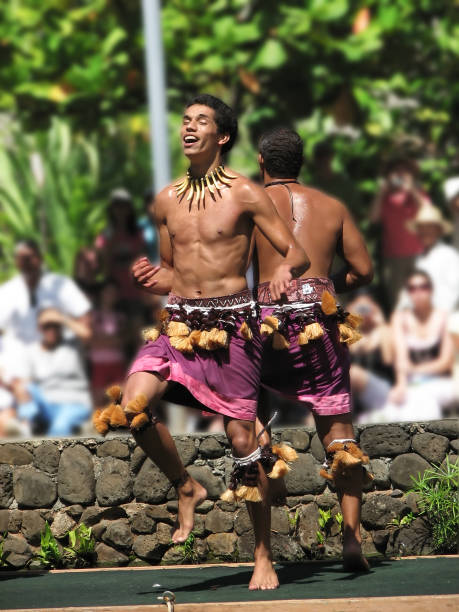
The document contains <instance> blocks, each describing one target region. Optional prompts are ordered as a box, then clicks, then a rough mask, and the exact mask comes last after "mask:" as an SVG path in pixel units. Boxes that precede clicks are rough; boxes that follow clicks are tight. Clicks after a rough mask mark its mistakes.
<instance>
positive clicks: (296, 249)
mask: <svg viewBox="0 0 459 612" xmlns="http://www.w3.org/2000/svg"><path fill="white" fill-rule="evenodd" d="M244 189H245V190H246V191H248V193H246V194H245V195H246V196H247V197H246V198H244V200H245V201H246V202H247V205H248V209H249V212H250V213H251V215H252V219H253V221H254V223H255V225H256V226H257V227H258V229H259V230H260V231H261V233H262V234H263V235H264V236H265V238H267V239H268V240H269V242H270V243H271V244H272V246H273V247H274V248H275V249H276V251H277V252H278V253H280V254H281V255H283V256H284V262H283V263H282V264H280V265H279V266H278V267H277V269H276V270H275V272H274V274H273V277H272V278H271V282H270V292H271V295H272V297H273V298H274V300H279V299H280V297H281V294H282V293H285V291H286V290H287V288H288V284H289V282H290V280H291V279H292V278H297V277H299V276H301V275H302V274H303V273H304V272H306V270H307V269H308V268H309V266H310V261H309V258H308V256H307V255H306V252H305V251H304V249H303V248H302V247H301V246H300V245H299V243H298V242H297V241H296V239H295V237H294V236H293V234H292V232H291V231H290V230H289V229H288V227H287V226H286V224H285V223H284V221H283V220H282V219H281V217H280V216H279V214H278V212H277V210H276V208H275V206H274V204H273V202H272V200H271V198H269V197H268V196H267V195H266V193H265V191H264V189H262V188H260V187H258V186H256V185H247V186H244Z"/></svg>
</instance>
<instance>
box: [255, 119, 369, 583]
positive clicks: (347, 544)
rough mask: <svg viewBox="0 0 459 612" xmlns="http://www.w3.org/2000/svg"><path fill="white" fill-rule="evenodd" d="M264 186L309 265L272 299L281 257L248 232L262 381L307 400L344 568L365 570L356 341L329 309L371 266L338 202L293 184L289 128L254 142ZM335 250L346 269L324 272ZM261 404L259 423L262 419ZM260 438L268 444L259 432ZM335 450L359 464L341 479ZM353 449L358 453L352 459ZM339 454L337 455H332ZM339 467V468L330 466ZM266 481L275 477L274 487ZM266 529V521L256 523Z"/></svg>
mask: <svg viewBox="0 0 459 612" xmlns="http://www.w3.org/2000/svg"><path fill="white" fill-rule="evenodd" d="M258 161H259V165H260V170H261V173H262V177H263V181H264V185H265V190H266V192H267V193H268V194H269V196H270V198H271V199H272V201H273V203H274V205H275V207H276V209H277V212H278V213H279V215H280V216H281V217H282V218H283V219H284V221H285V222H286V224H287V225H288V227H289V228H290V229H291V230H292V232H293V235H294V236H295V238H296V239H297V241H298V242H299V243H300V244H301V245H303V246H305V245H307V250H308V255H309V257H310V260H311V266H310V268H309V269H308V271H307V273H306V274H303V275H302V276H301V278H297V279H292V281H290V283H289V287H288V289H287V291H286V294H285V295H283V296H282V299H281V300H280V301H279V302H278V301H277V296H276V295H273V294H272V292H271V289H270V280H271V279H272V278H274V274H275V270H276V267H277V266H278V265H279V263H280V262H281V259H280V257H279V256H278V254H277V253H276V251H275V250H274V249H273V248H272V247H271V245H270V244H269V242H268V241H267V240H266V238H265V237H264V236H263V235H262V234H261V233H260V232H259V231H258V230H256V232H255V237H256V252H257V259H258V271H259V285H258V302H259V307H260V314H261V320H262V326H261V331H262V336H263V337H264V348H263V361H262V375H261V384H262V387H265V388H267V389H270V390H271V391H274V392H276V393H278V394H281V395H284V396H285V397H288V398H290V399H295V400H299V401H302V402H306V403H308V404H309V405H310V407H311V410H312V413H313V415H314V419H315V423H316V428H317V433H318V435H319V438H320V440H321V442H322V444H323V445H324V447H325V449H326V451H327V460H328V462H329V463H328V467H329V468H331V474H332V476H330V475H329V474H328V473H327V472H325V471H324V470H323V471H322V472H323V475H324V476H325V477H328V478H330V479H333V480H334V481H335V486H336V489H337V493H338V497H339V501H340V504H341V509H342V514H343V519H344V547H343V553H344V565H345V567H346V568H347V569H354V570H357V571H358V570H365V569H368V563H367V561H366V559H365V558H364V557H363V556H362V553H361V538H360V508H361V493H362V479H363V477H365V475H366V472H364V470H363V469H362V467H361V464H362V460H363V463H366V462H367V461H368V459H367V458H366V457H361V455H362V453H361V451H360V449H359V448H358V445H357V444H356V443H355V441H354V431H353V427H352V418H351V412H350V411H351V405H350V381H349V352H348V348H347V346H346V343H347V342H352V341H355V340H357V339H358V337H359V335H358V334H357V332H356V331H355V329H353V327H355V326H356V323H357V321H356V318H355V317H354V318H353V317H352V316H349V315H348V314H347V313H344V311H343V310H342V309H341V307H340V306H337V305H336V302H335V291H336V292H343V291H349V290H351V289H355V288H357V287H359V286H361V285H365V284H367V283H370V282H371V279H372V274H373V272H372V264H371V261H370V257H369V255H368V252H367V249H366V247H365V243H364V241H363V238H362V236H361V234H360V233H359V231H358V229H357V228H356V226H355V225H354V222H353V221H352V218H351V215H350V214H349V212H348V210H347V209H346V207H345V206H343V204H341V203H340V202H338V201H337V200H335V199H333V198H331V197H329V196H328V195H326V194H325V193H322V192H320V191H318V190H316V189H312V188H309V187H305V186H303V185H300V184H299V183H298V180H297V177H298V174H299V171H300V168H301V165H302V163H303V142H302V140H301V138H300V137H299V136H298V134H296V133H295V132H294V131H292V130H289V129H286V128H278V129H275V130H273V131H271V132H267V133H265V134H264V135H263V136H262V137H261V140H260V145H259V157H258ZM335 254H338V255H340V256H341V258H342V259H343V260H344V263H345V266H344V268H343V269H342V270H341V271H340V272H339V273H338V274H337V275H336V276H335V277H333V278H330V277H329V272H330V269H331V266H332V262H333V258H334V256H335ZM262 404H263V402H262V401H260V412H259V414H260V419H261V420H262V421H263V422H266V418H267V417H266V416H265V417H264V418H263V405H262ZM263 442H266V443H267V444H269V436H268V435H267V434H264V436H263ZM338 450H344V451H349V452H350V456H349V454H348V455H344V459H345V461H348V462H349V463H350V462H355V464H356V465H357V467H356V468H355V469H352V470H347V471H346V473H347V476H339V474H338V473H337V471H336V462H335V464H333V465H332V461H333V458H334V454H335V453H336V451H338ZM352 455H356V456H357V457H354V458H351V457H352ZM336 458H337V459H338V456H336ZM338 471H339V470H338ZM273 484H274V483H273ZM264 528H265V529H269V525H267V526H265V527H264Z"/></svg>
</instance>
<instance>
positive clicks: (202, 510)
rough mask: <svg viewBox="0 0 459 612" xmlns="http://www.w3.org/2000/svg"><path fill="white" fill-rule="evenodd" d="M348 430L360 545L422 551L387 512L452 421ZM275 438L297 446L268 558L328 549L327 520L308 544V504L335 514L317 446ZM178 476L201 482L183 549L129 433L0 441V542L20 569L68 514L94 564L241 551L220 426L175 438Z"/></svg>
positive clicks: (162, 481) (170, 508)
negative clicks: (368, 477) (81, 527)
mask: <svg viewBox="0 0 459 612" xmlns="http://www.w3.org/2000/svg"><path fill="white" fill-rule="evenodd" d="M357 436H358V438H359V439H360V442H361V445H362V447H363V449H364V450H365V451H366V452H367V453H368V454H369V456H370V458H371V463H370V470H371V471H372V472H373V474H374V476H375V478H374V481H373V484H372V485H371V486H370V487H369V488H368V489H367V491H366V492H365V493H364V501H363V508H362V525H363V529H362V533H363V548H364V551H365V553H366V554H369V555H372V554H386V555H399V554H426V553H429V552H431V550H432V547H431V542H430V539H429V533H428V531H427V529H426V526H425V524H424V522H423V520H422V519H421V518H416V519H415V520H414V521H413V522H412V523H411V525H410V527H409V528H403V529H395V528H392V529H391V528H388V523H389V522H390V521H391V520H392V519H400V518H401V517H403V516H404V515H405V514H407V513H409V512H414V513H416V511H417V506H416V498H415V495H414V494H407V493H406V491H407V490H408V489H409V488H410V486H411V480H410V474H416V473H418V472H423V471H424V470H425V469H426V468H427V467H429V462H430V463H441V462H442V461H444V459H445V457H446V455H447V454H449V455H451V458H456V459H457V454H458V450H459V439H458V438H459V421H458V420H443V421H434V422H430V423H425V424H419V423H418V424H411V423H410V424H402V425H373V426H366V427H359V428H358V431H357ZM280 440H282V441H284V442H287V443H289V444H290V445H291V446H293V447H294V448H295V449H296V450H297V451H298V454H299V460H298V462H297V463H295V464H294V466H293V469H292V471H291V472H290V474H289V475H288V476H287V488H288V494H289V495H288V498H287V503H286V505H285V506H284V507H280V508H274V509H273V521H272V541H273V550H274V556H275V558H276V559H277V560H281V561H282V560H301V559H303V558H311V557H315V556H317V555H319V554H320V555H323V556H326V557H327V556H328V557H333V556H339V554H340V549H341V544H340V536H339V533H338V526H337V524H334V527H333V528H332V530H331V534H330V536H329V537H328V538H327V540H326V543H325V546H324V547H318V545H317V537H316V532H317V529H318V523H317V519H318V510H319V508H320V509H331V510H332V513H333V514H336V512H338V510H339V508H338V505H337V500H336V495H335V493H334V492H333V491H332V489H331V488H330V487H329V485H327V483H326V482H325V481H324V479H323V478H321V477H320V475H319V469H320V465H321V462H322V461H323V458H324V451H323V448H322V446H321V444H320V442H319V439H318V437H317V435H316V434H315V432H314V431H313V430H312V429H309V428H296V429H280V430H276V431H275V433H274V441H276V442H278V441H280ZM176 443H177V446H178V449H179V452H180V455H181V457H182V459H183V462H184V463H185V465H186V466H187V469H188V470H189V472H190V474H192V476H193V477H195V478H196V479H197V480H199V481H200V482H201V483H202V484H203V485H204V486H205V487H206V488H207V491H208V500H207V501H205V502H204V503H203V504H202V505H201V506H200V507H199V508H198V513H197V516H196V524H195V529H194V534H195V541H194V546H193V550H192V551H191V552H190V551H188V552H189V553H190V554H189V556H188V557H186V554H185V551H184V548H183V546H182V547H180V546H173V545H172V544H171V542H170V534H171V528H172V525H173V524H174V521H175V519H176V512H177V501H176V494H175V491H174V489H171V487H170V484H169V482H168V481H167V480H166V478H165V477H164V476H163V475H162V474H161V473H160V472H159V471H158V469H157V468H156V467H155V466H154V465H153V464H152V463H151V461H150V460H149V459H146V458H145V455H144V453H143V452H142V451H141V449H140V448H136V447H135V444H134V441H133V439H132V438H131V437H129V436H122V437H120V436H118V437H113V438H109V439H105V440H104V439H100V438H86V439H61V440H50V439H47V440H31V441H25V442H17V443H11V442H6V443H0V508H1V509H0V534H2V533H5V532H7V536H6V538H5V540H4V543H3V546H4V551H5V552H8V561H9V562H10V563H11V564H13V565H14V566H15V567H17V568H20V567H24V566H25V565H26V563H27V562H28V561H30V559H32V557H33V555H34V553H35V552H36V551H37V547H38V545H39V543H40V532H41V531H42V529H43V527H44V525H45V521H48V523H49V524H50V525H51V530H52V532H53V534H54V535H55V537H56V538H57V539H58V541H60V542H61V543H62V544H66V541H65V538H66V534H67V532H68V531H69V530H70V529H72V528H74V527H75V526H76V525H77V524H80V523H85V524H86V525H88V526H91V527H92V530H93V533H94V535H95V538H96V540H97V546H96V557H97V563H98V564H100V565H127V564H131V565H132V564H142V565H145V564H159V563H162V564H171V563H180V562H189V561H190V560H194V561H197V562H204V561H214V560H234V561H248V560H251V558H252V550H253V535H252V532H251V529H250V522H249V518H248V515H247V511H246V509H245V506H244V505H243V504H231V503H227V502H222V501H220V500H219V496H220V494H221V493H222V491H223V490H224V489H225V481H226V480H227V479H228V475H229V473H230V472H231V469H232V462H231V460H230V458H229V452H230V451H229V448H228V445H227V442H226V439H225V437H224V436H223V435H217V436H215V435H212V436H210V435H206V434H196V435H190V436H178V437H176Z"/></svg>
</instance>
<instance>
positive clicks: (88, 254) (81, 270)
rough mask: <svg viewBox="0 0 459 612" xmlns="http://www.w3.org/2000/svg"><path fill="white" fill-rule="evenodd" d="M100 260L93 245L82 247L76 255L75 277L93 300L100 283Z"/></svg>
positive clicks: (79, 285)
mask: <svg viewBox="0 0 459 612" xmlns="http://www.w3.org/2000/svg"><path fill="white" fill-rule="evenodd" d="M99 270H100V262H99V257H98V253H97V250H96V249H95V248H91V247H83V248H81V249H80V250H79V251H78V253H77V254H76V256H75V261H74V266H73V278H74V280H75V282H76V284H77V285H78V287H80V289H81V290H82V291H83V292H84V293H85V295H86V296H87V298H88V299H89V300H90V301H91V302H92V301H93V300H94V299H95V295H96V293H97V289H98V287H99V283H98V280H97V277H98V275H99Z"/></svg>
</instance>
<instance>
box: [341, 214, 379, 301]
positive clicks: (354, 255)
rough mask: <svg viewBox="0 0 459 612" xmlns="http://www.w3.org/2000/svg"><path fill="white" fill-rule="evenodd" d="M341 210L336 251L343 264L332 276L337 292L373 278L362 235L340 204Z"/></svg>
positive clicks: (368, 281) (355, 287) (369, 281)
mask: <svg viewBox="0 0 459 612" xmlns="http://www.w3.org/2000/svg"><path fill="white" fill-rule="evenodd" d="M341 206H342V205H341ZM342 210H343V221H342V230H341V238H340V240H339V242H338V247H337V253H338V255H339V256H340V257H342V259H344V262H345V266H344V267H343V268H342V269H341V270H339V271H338V272H337V273H336V274H334V275H333V276H332V281H333V282H334V284H335V289H336V292H337V293H342V292H344V291H351V290H352V289H357V287H361V286H362V285H368V284H369V283H371V281H372V280H373V265H372V263H371V259H370V256H369V254H368V250H367V247H366V245H365V241H364V239H363V236H362V234H361V233H360V232H359V230H358V229H357V227H356V225H355V223H354V221H353V219H352V216H351V214H350V212H349V211H348V210H347V208H346V207H345V206H342Z"/></svg>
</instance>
